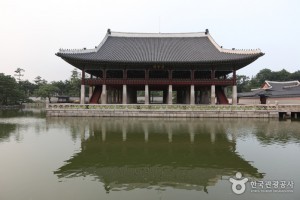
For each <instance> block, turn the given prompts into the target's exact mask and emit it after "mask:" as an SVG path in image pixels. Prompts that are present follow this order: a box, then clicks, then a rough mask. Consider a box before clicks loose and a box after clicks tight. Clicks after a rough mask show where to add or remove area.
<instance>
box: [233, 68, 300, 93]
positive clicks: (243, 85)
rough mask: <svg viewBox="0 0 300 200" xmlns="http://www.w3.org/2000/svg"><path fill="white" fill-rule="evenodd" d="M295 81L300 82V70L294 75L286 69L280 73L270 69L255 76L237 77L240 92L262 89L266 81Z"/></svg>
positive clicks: (263, 70)
mask: <svg viewBox="0 0 300 200" xmlns="http://www.w3.org/2000/svg"><path fill="white" fill-rule="evenodd" d="M266 80H268V81H295V80H298V81H299V80H300V70H298V71H295V72H293V73H291V72H288V71H287V70H285V69H282V70H280V71H272V70H270V69H267V68H265V69H262V70H260V71H259V72H258V73H257V74H256V75H255V76H253V77H251V78H250V77H249V76H246V75H237V90H238V92H250V91H251V89H255V88H260V87H261V86H262V84H263V83H264V82H265V81H266Z"/></svg>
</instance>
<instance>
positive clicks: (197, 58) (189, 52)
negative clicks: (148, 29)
mask: <svg viewBox="0 0 300 200" xmlns="http://www.w3.org/2000/svg"><path fill="white" fill-rule="evenodd" d="M56 55H57V56H59V57H61V58H63V59H64V60H66V61H67V62H70V63H71V64H72V62H94V63H95V62H96V63H145V64H153V63H160V64H167V63H202V64H209V63H215V62H217V63H224V62H225V63H226V62H227V63H228V62H230V63H232V62H238V63H243V65H244V66H245V64H246V65H247V64H249V63H251V62H253V61H254V60H256V59H257V58H259V57H260V56H262V55H264V53H262V52H261V50H260V49H256V50H237V49H224V48H222V47H221V46H219V45H218V44H217V43H216V42H215V41H214V40H213V38H212V37H211V35H210V34H209V32H208V30H206V32H198V33H121V32H111V31H110V29H108V31H107V34H106V36H105V37H104V39H103V41H102V42H101V43H100V44H99V45H98V46H96V47H95V48H94V49H85V48H84V49H79V50H64V49H60V51H59V52H58V53H57V54H56Z"/></svg>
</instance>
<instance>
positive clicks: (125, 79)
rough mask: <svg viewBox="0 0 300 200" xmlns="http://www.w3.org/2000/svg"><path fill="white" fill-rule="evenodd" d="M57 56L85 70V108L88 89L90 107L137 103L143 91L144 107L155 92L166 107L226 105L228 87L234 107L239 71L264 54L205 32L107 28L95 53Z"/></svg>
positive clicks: (68, 52) (86, 51)
mask: <svg viewBox="0 0 300 200" xmlns="http://www.w3.org/2000/svg"><path fill="white" fill-rule="evenodd" d="M56 55H57V56H59V57H61V58H62V59H63V60H65V61H66V62H68V63H70V64H71V65H73V66H74V67H76V68H78V69H80V70H81V71H82V83H81V84H82V85H81V101H80V103H81V104H84V103H86V102H85V85H89V103H92V104H97V103H101V104H134V103H137V91H144V94H145V99H144V102H145V104H149V103H152V102H151V101H150V98H149V97H150V95H149V94H150V92H151V91H162V92H163V103H165V104H172V103H177V104H215V103H217V104H228V99H227V97H226V95H225V93H224V88H226V87H228V86H230V87H232V93H233V94H232V104H236V103H237V88H236V71H237V70H238V69H241V68H242V67H245V66H246V65H248V64H250V63H252V62H253V61H255V60H256V59H258V58H259V57H260V56H263V55H264V53H262V52H261V51H260V49H256V50H237V49H234V48H233V49H224V48H223V47H222V46H219V45H218V44H217V43H216V42H215V41H214V39H213V38H212V37H211V35H210V34H209V31H208V30H207V29H206V31H205V32H199V33H123V32H112V31H111V30H110V29H108V31H107V34H106V36H105V37H104V39H103V41H102V42H101V43H100V44H99V45H98V46H96V47H95V48H94V49H86V48H84V49H80V50H69V49H67V50H64V49H60V51H59V52H58V53H56ZM231 73H232V77H231V78H229V74H231ZM86 74H88V75H89V76H88V77H86Z"/></svg>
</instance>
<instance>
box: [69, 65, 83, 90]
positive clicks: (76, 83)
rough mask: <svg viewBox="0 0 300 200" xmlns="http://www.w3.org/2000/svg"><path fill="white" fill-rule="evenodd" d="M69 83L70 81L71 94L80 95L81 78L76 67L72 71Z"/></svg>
mask: <svg viewBox="0 0 300 200" xmlns="http://www.w3.org/2000/svg"><path fill="white" fill-rule="evenodd" d="M69 83H70V89H69V95H70V96H80V85H81V79H80V73H79V72H78V71H77V69H76V68H74V69H73V70H72V71H71V77H70V82H69Z"/></svg>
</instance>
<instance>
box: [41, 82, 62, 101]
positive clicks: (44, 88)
mask: <svg viewBox="0 0 300 200" xmlns="http://www.w3.org/2000/svg"><path fill="white" fill-rule="evenodd" d="M58 91H59V89H58V88H57V87H56V86H54V85H52V84H47V83H46V84H42V85H40V87H39V88H38V90H37V91H36V96H37V97H42V98H48V100H49V103H51V97H53V96H54V95H55V94H56V93H57V92H58Z"/></svg>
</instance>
